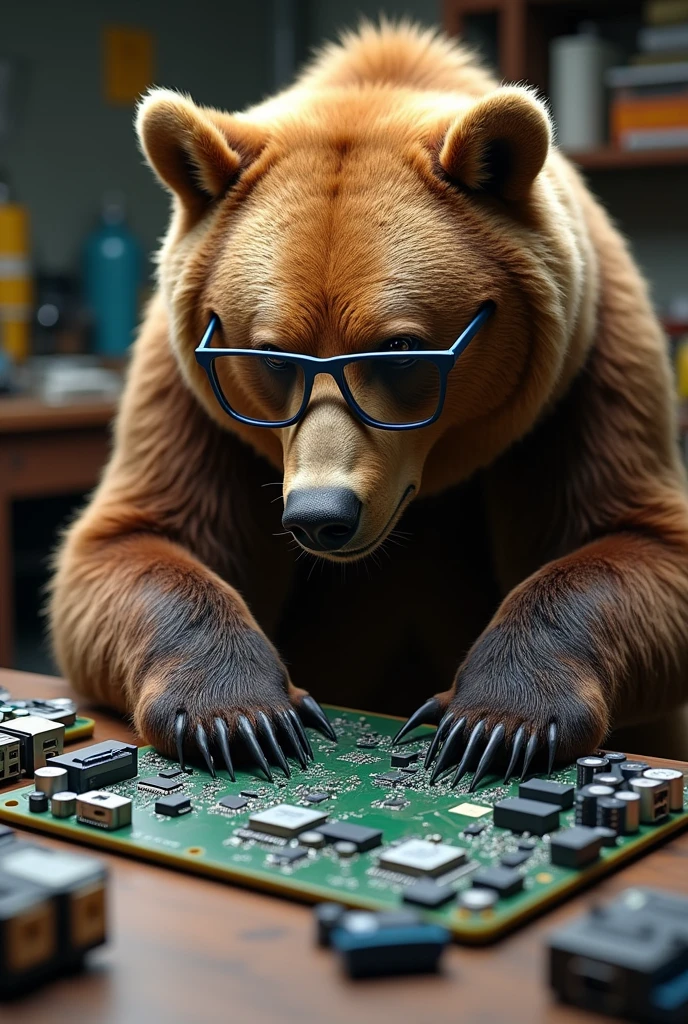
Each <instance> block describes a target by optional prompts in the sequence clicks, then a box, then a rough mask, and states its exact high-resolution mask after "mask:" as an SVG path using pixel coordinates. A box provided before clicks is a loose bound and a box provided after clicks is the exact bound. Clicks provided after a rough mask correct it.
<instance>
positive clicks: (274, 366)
mask: <svg viewBox="0 0 688 1024" xmlns="http://www.w3.org/2000/svg"><path fill="white" fill-rule="evenodd" d="M262 351H263V352H280V351H281V349H279V348H275V347H274V346H273V345H264V346H262ZM265 365H266V366H269V367H270V369H271V370H286V369H288V367H289V366H290V365H291V364H290V363H289V360H287V359H280V358H279V356H277V355H276V356H266V357H265Z"/></svg>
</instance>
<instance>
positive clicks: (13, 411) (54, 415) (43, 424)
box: [0, 395, 117, 434]
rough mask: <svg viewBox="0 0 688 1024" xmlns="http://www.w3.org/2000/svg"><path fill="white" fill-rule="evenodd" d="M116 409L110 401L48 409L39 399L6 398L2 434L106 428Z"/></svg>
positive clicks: (1, 406)
mask: <svg viewBox="0 0 688 1024" xmlns="http://www.w3.org/2000/svg"><path fill="white" fill-rule="evenodd" d="M116 409H117V403H116V402H114V401H113V400H112V399H110V398H101V399H84V400H83V401H80V402H65V403H64V404H62V405H49V404H48V403H47V402H43V401H41V400H40V399H39V398H30V397H26V396H23V395H9V396H8V395H4V396H2V397H0V434H20V433H33V432H35V431H48V430H73V429H74V428H77V427H100V426H105V425H106V424H108V423H109V422H110V421H111V419H112V417H113V416H114V414H115V411H116Z"/></svg>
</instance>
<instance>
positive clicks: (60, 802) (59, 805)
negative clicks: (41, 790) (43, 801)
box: [50, 789, 76, 818]
mask: <svg viewBox="0 0 688 1024" xmlns="http://www.w3.org/2000/svg"><path fill="white" fill-rule="evenodd" d="M50 813H51V814H52V816H53V817H54V818H71V816H72V815H73V814H76V793H71V792H70V791H69V790H68V789H63V790H61V791H60V792H59V793H55V794H53V796H52V798H51V800H50Z"/></svg>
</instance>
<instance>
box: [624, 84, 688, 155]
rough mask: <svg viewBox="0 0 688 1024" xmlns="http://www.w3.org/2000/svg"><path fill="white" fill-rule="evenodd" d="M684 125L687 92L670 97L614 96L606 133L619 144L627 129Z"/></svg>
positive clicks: (687, 119)
mask: <svg viewBox="0 0 688 1024" xmlns="http://www.w3.org/2000/svg"><path fill="white" fill-rule="evenodd" d="M673 128H688V92H685V93H683V94H682V95H679V96H674V97H671V98H666V97H661V98H657V99H656V98H654V97H653V98H651V99H640V100H639V99H615V100H614V101H613V102H612V104H611V106H610V109H609V134H610V136H611V139H612V141H613V142H615V143H616V144H617V145H621V138H622V136H624V135H625V134H626V133H627V132H632V131H638V130H643V129H655V130H656V129H673Z"/></svg>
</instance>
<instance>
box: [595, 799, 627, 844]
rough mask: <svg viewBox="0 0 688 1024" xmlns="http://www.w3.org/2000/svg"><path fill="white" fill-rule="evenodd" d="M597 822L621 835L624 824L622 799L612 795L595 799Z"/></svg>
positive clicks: (624, 809) (624, 806)
mask: <svg viewBox="0 0 688 1024" xmlns="http://www.w3.org/2000/svg"><path fill="white" fill-rule="evenodd" d="M597 824H598V825H601V826H602V828H610V829H613V831H614V832H615V833H616V834H617V835H623V832H624V829H625V826H626V805H625V804H624V803H623V801H622V800H617V799H616V798H615V797H613V796H603V797H600V799H599V800H598V801H597Z"/></svg>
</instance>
